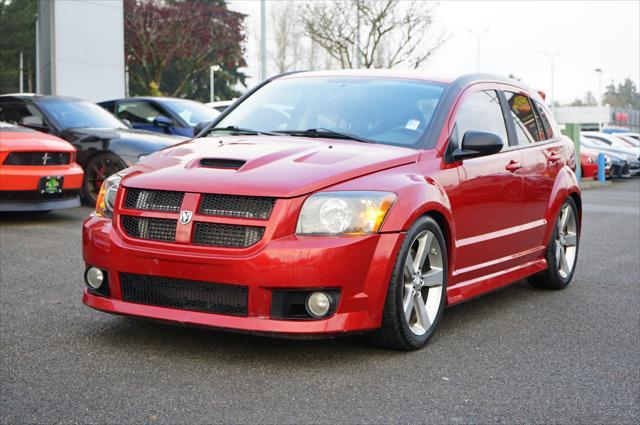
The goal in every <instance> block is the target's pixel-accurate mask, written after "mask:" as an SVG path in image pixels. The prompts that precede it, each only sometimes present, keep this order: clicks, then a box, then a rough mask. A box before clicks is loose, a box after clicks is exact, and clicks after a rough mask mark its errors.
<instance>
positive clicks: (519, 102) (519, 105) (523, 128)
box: [504, 91, 544, 145]
mask: <svg viewBox="0 0 640 425" xmlns="http://www.w3.org/2000/svg"><path fill="white" fill-rule="evenodd" d="M504 96H505V98H506V99H507V103H508V104H509V108H510V109H511V116H512V117H513V124H514V125H515V127H516V134H517V136H518V144H519V145H526V144H529V143H531V141H534V142H539V141H540V140H542V139H544V136H543V135H544V133H543V132H542V128H541V126H540V125H539V123H538V121H537V120H536V115H535V113H534V110H533V104H532V103H531V99H529V98H528V97H527V96H525V95H522V94H518V93H512V92H508V91H506V92H504ZM541 136H543V137H541Z"/></svg>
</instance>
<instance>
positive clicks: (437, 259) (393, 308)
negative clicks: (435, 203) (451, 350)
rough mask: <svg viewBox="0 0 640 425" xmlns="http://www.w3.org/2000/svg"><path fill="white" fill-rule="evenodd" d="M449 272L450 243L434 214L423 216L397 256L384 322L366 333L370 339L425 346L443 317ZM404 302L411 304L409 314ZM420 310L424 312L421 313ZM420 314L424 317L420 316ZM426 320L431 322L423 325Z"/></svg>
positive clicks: (411, 347)
mask: <svg viewBox="0 0 640 425" xmlns="http://www.w3.org/2000/svg"><path fill="white" fill-rule="evenodd" d="M422 241H424V242H422ZM423 244H424V246H426V247H427V249H426V251H427V253H426V254H425V255H423V256H422V258H423V260H422V265H420V266H419V267H418V268H417V269H416V267H415V264H418V263H419V262H420V260H419V259H418V258H416V257H419V255H418V254H419V253H420V252H424V251H425V248H422V250H421V249H420V248H421V247H422V246H423ZM409 255H411V257H409ZM411 260H414V261H411ZM410 264H412V265H413V267H412V266H410ZM427 266H428V267H429V270H427V271H426V272H423V271H422V269H424V268H426V267H427ZM411 270H412V271H413V273H411ZM447 275H448V258H447V246H446V244H445V240H444V235H443V234H442V230H441V229H440V227H439V226H438V224H437V223H436V222H435V220H433V219H432V218H431V217H426V216H425V217H421V218H419V219H418V220H417V221H416V222H415V223H414V224H413V225H412V226H411V228H410V229H409V231H408V232H407V235H406V237H405V240H404V242H403V244H402V246H401V247H400V251H399V252H398V256H397V257H396V259H395V264H394V268H393V272H392V274H391V279H390V281H389V287H388V289H387V296H386V299H385V305H384V310H383V314H382V326H381V327H380V328H379V329H377V330H375V331H373V332H371V333H369V334H367V338H368V340H369V342H370V343H371V344H373V345H375V346H379V347H385V348H392V349H397V350H407V351H408V350H417V349H419V348H421V347H423V346H424V345H425V344H426V343H427V341H428V340H429V338H431V336H432V335H433V332H434V331H435V329H436V327H437V326H438V324H439V323H440V319H441V318H442V312H443V310H444V305H445V299H446V293H447V290H446V289H447ZM416 288H417V289H416ZM418 294H419V295H418ZM407 301H408V302H407ZM418 302H423V303H424V309H421V308H419V305H418ZM405 303H406V305H407V306H409V308H408V309H407V310H408V311H409V317H408V318H407V315H406V314H405V308H404V304H405ZM419 311H421V312H422V313H423V314H421V315H420V316H418V315H419V314H420V313H419ZM421 317H422V318H424V319H422V320H421V319H420V318H421ZM427 319H428V320H427ZM427 322H428V326H424V325H423V324H427Z"/></svg>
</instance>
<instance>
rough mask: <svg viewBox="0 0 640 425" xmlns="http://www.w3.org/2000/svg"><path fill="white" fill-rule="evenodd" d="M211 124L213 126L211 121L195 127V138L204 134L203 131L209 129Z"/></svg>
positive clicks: (200, 123)
mask: <svg viewBox="0 0 640 425" xmlns="http://www.w3.org/2000/svg"><path fill="white" fill-rule="evenodd" d="M209 124H211V121H202V122H199V123H198V124H196V126H195V127H193V137H196V136H197V135H198V134H200V133H202V130H204V129H205V128H207V127H208V126H209Z"/></svg>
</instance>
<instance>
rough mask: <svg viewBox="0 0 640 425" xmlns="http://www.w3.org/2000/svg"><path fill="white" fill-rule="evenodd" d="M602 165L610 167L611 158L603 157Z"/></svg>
mask: <svg viewBox="0 0 640 425" xmlns="http://www.w3.org/2000/svg"><path fill="white" fill-rule="evenodd" d="M604 165H611V157H610V156H609V155H605V156H604Z"/></svg>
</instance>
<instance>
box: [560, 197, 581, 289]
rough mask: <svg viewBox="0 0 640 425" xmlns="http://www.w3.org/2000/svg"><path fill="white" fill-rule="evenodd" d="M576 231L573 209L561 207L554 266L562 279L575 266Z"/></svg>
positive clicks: (566, 205)
mask: <svg viewBox="0 0 640 425" xmlns="http://www.w3.org/2000/svg"><path fill="white" fill-rule="evenodd" d="M577 230H578V226H577V221H576V216H575V214H574V212H573V208H571V206H570V205H568V204H565V205H563V206H562V209H561V210H560V217H559V219H558V236H557V238H556V266H557V268H558V273H560V276H561V277H562V278H563V279H566V278H567V277H568V276H570V275H571V272H572V271H573V267H574V266H575V262H576V251H577V247H578V236H577V234H578V233H577Z"/></svg>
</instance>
